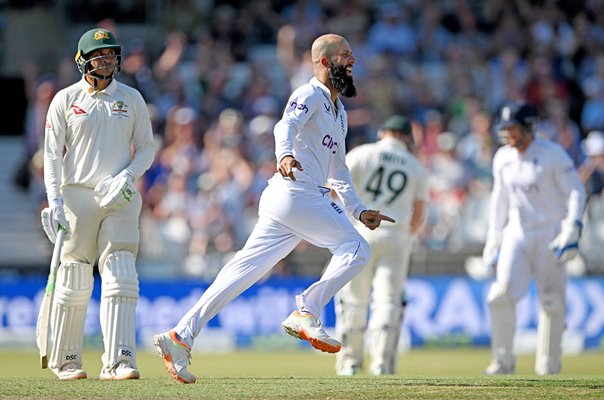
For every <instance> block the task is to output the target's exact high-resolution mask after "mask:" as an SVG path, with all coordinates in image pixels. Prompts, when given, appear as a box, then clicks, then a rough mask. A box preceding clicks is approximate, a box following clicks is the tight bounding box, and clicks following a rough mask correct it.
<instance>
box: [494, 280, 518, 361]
mask: <svg viewBox="0 0 604 400" xmlns="http://www.w3.org/2000/svg"><path fill="white" fill-rule="evenodd" d="M487 302H488V303H489V310H490V312H491V349H492V351H493V361H497V362H498V363H500V364H502V365H504V366H506V367H513V366H514V365H515V364H516V358H515V357H514V353H513V351H514V332H515V331H516V303H515V302H514V301H512V298H511V297H510V296H509V295H508V294H507V292H506V290H505V287H503V286H502V285H500V284H499V283H498V282H495V283H493V285H492V286H491V289H490V290H489V294H488V296H487Z"/></svg>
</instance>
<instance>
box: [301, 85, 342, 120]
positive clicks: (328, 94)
mask: <svg viewBox="0 0 604 400" xmlns="http://www.w3.org/2000/svg"><path fill="white" fill-rule="evenodd" d="M309 83H310V84H311V85H313V86H315V87H318V88H319V89H321V90H322V91H323V94H324V95H325V96H326V97H327V98H328V99H329V100H331V92H330V91H329V89H328V88H327V86H325V85H324V84H323V83H322V82H321V81H320V80H318V79H317V77H313V78H312V79H311V80H310V81H309ZM334 106H335V107H336V108H337V109H338V114H339V113H341V112H342V110H344V103H342V101H341V100H340V98H339V97H336V101H335V104H334Z"/></svg>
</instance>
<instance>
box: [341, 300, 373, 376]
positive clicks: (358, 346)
mask: <svg viewBox="0 0 604 400" xmlns="http://www.w3.org/2000/svg"><path fill="white" fill-rule="evenodd" d="M335 311H336V336H337V337H338V338H340V340H341V342H342V349H341V350H340V351H339V352H338V353H337V354H336V370H337V371H338V372H340V373H343V372H344V371H346V370H348V369H351V368H353V369H359V370H360V369H361V368H362V366H363V357H364V354H365V349H364V343H365V327H366V320H367V305H358V304H351V303H350V302H346V301H345V300H344V299H343V298H341V297H340V298H338V296H336V301H335Z"/></svg>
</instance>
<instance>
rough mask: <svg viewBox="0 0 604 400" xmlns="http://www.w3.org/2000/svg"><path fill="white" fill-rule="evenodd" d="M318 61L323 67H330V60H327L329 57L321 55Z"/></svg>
mask: <svg viewBox="0 0 604 400" xmlns="http://www.w3.org/2000/svg"><path fill="white" fill-rule="evenodd" d="M319 62H320V63H321V65H322V66H324V67H325V68H329V67H331V62H330V61H329V58H327V57H325V56H323V57H321V59H320V60H319Z"/></svg>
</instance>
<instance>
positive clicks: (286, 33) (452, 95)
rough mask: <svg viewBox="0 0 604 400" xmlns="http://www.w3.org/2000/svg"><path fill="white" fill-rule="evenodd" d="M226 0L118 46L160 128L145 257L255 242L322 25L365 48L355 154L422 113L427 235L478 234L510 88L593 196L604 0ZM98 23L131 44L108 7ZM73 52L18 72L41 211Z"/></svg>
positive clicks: (173, 9)
mask: <svg viewBox="0 0 604 400" xmlns="http://www.w3.org/2000/svg"><path fill="white" fill-rule="evenodd" d="M216 3H218V4H220V5H214V4H212V2H211V1H206V2H194V1H175V2H172V5H171V6H170V7H169V10H168V11H169V12H167V13H166V15H165V21H164V22H163V29H164V30H165V35H164V36H163V37H162V39H161V40H160V41H157V40H158V39H154V40H153V41H152V42H151V41H145V40H143V39H142V38H141V39H136V40H129V41H127V42H124V41H121V43H122V45H123V51H122V55H123V59H122V71H121V73H120V75H119V76H118V80H120V81H122V82H124V83H126V84H129V85H131V86H133V87H135V88H137V89H138V90H140V92H141V93H142V94H143V96H144V98H145V100H146V101H147V103H148V106H149V110H150V112H151V116H152V120H153V124H154V132H155V137H156V141H157V157H156V160H155V163H154V164H153V166H152V167H151V169H150V170H149V171H148V172H147V174H146V175H145V176H144V178H143V179H141V180H140V182H138V184H139V187H140V190H141V192H142V193H143V196H144V197H143V198H144V211H143V213H142V219H141V235H142V237H141V249H140V256H139V258H140V259H141V260H146V261H149V262H153V261H157V262H158V263H163V264H166V265H173V266H174V268H175V273H177V274H180V275H193V276H199V277H203V278H213V276H214V275H215V274H216V273H217V271H218V270H219V268H220V267H221V266H222V265H223V264H224V262H225V261H226V260H228V259H229V258H230V257H231V255H232V252H234V251H236V250H238V249H239V248H240V247H241V246H242V245H243V243H244V241H245V239H246V238H247V236H248V234H249V232H250V230H251V227H252V226H253V224H254V222H255V219H256V217H257V214H256V213H257V202H258V198H259V194H260V192H261V191H262V189H263V188H264V186H265V185H266V181H267V179H268V178H269V177H270V176H271V175H272V174H273V173H274V172H275V168H276V161H275V158H274V153H273V146H274V144H273V137H272V129H273V126H274V124H275V123H276V121H277V120H278V119H279V118H280V116H281V113H282V110H283V106H284V102H285V101H286V100H287V96H288V95H289V94H290V92H291V90H292V89H293V88H295V87H297V86H299V85H300V84H302V83H305V82H307V81H308V80H309V79H310V77H311V76H312V65H311V63H310V54H309V49H310V45H311V43H312V41H313V40H314V38H316V37H317V36H319V35H321V34H323V33H326V32H334V33H338V34H341V35H343V36H344V37H346V38H347V39H348V41H349V43H350V45H351V47H352V49H353V53H354V55H355V57H356V60H357V61H356V64H355V66H354V78H355V85H356V86H357V89H358V90H357V91H358V96H357V97H355V98H352V99H344V103H345V105H346V108H347V111H348V115H349V120H350V127H349V135H348V138H347V146H348V149H350V148H352V147H354V146H356V145H359V144H361V143H365V142H367V141H373V140H375V138H376V131H377V128H378V127H379V126H380V124H381V123H382V122H383V120H384V119H385V118H387V117H388V116H390V115H392V114H395V113H396V114H399V113H402V114H406V115H408V116H409V117H410V118H411V119H412V120H413V125H414V135H415V143H416V146H415V148H414V152H415V153H416V154H417V155H418V157H419V158H420V159H421V160H422V161H423V163H424V164H425V166H426V167H427V169H428V171H429V174H430V178H429V188H430V200H429V208H428V215H427V221H426V224H425V226H424V228H423V230H422V232H421V234H420V237H419V242H418V244H419V245H420V246H424V247H425V248H428V249H449V250H451V251H458V250H459V249H462V248H464V247H465V246H468V245H472V244H474V245H481V244H482V242H483V240H484V237H485V232H486V208H487V203H488V197H489V191H490V188H491V184H492V181H491V179H492V178H491V161H492V156H493V154H494V151H495V150H496V149H497V146H499V143H498V142H497V135H496V132H494V129H493V127H494V122H495V121H494V119H495V115H496V113H497V110H498V108H499V107H500V106H501V105H502V103H503V102H505V101H507V100H513V99H521V98H522V99H526V100H529V101H531V102H532V103H534V104H535V105H536V106H537V107H538V108H539V110H540V113H541V117H542V118H541V122H540V132H541V134H543V135H545V136H547V137H549V138H551V139H553V140H556V141H558V142H559V143H560V144H562V145H563V146H564V148H565V149H566V150H567V151H568V153H569V154H570V155H571V156H572V158H573V159H574V160H575V163H576V165H577V167H578V168H580V169H581V171H582V177H583V179H584V181H585V183H586V186H587V187H588V191H589V194H590V198H591V199H593V198H595V199H597V200H595V201H599V198H600V197H601V194H602V173H603V171H604V163H603V161H602V159H603V158H604V137H603V136H602V134H601V133H599V131H604V0H577V1H573V2H569V1H553V0H540V1H531V0H510V1H500V0H483V1H473V0H447V1H444V0H442V1H433V0H406V1H400V2H380V1H370V0H346V1H338V0H299V1H296V2H291V3H289V2H283V1H279V0H254V1H249V2H241V4H238V3H236V2H231V3H228V2H216ZM229 4H230V5H229ZM99 25H100V26H103V27H106V28H108V29H110V30H112V31H113V32H114V33H115V34H116V36H117V37H118V39H120V26H119V24H117V23H115V22H114V20H103V21H99ZM73 47H74V48H75V43H74V44H73ZM74 51H75V50H74ZM70 57H73V55H72V54H67V55H66V59H65V62H64V63H62V64H61V65H60V67H59V68H58V69H57V71H56V73H54V74H52V75H42V76H38V75H36V73H35V70H33V69H32V70H28V69H27V68H25V69H24V74H25V77H26V82H28V93H29V100H30V101H29V112H28V119H27V138H28V154H29V155H30V156H31V158H32V170H33V177H34V179H33V180H32V182H31V184H30V186H29V188H30V191H31V193H32V195H33V196H36V198H37V199H38V200H39V203H40V206H41V207H42V206H43V205H44V201H45V192H44V187H43V182H42V166H43V165H42V164H43V163H42V159H41V155H40V143H41V140H42V137H43V132H44V129H43V126H44V118H45V113H46V109H47V107H48V104H49V101H50V99H51V98H52V96H53V95H54V93H55V92H56V90H58V89H60V88H62V87H64V86H67V85H69V84H71V83H73V82H74V81H76V80H77V79H79V76H78V75H77V69H76V66H75V65H74V64H73V61H71V59H70ZM588 135H589V140H587V139H586V138H587V137H588ZM282 272H283V273H296V272H297V271H295V270H293V269H291V268H290V269H288V268H287V267H283V268H282Z"/></svg>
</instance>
